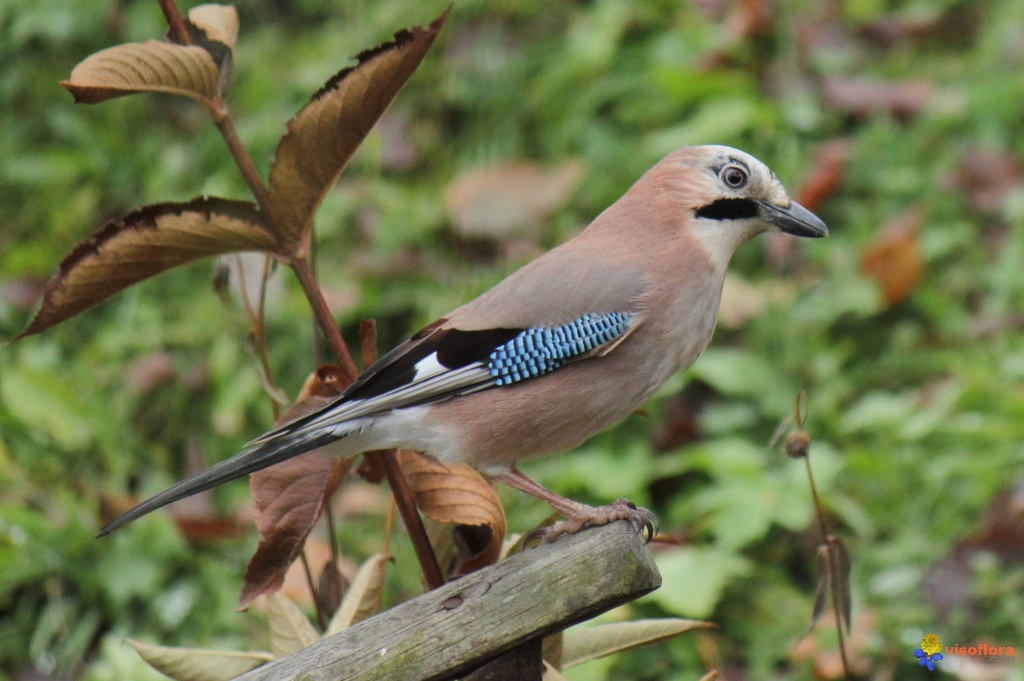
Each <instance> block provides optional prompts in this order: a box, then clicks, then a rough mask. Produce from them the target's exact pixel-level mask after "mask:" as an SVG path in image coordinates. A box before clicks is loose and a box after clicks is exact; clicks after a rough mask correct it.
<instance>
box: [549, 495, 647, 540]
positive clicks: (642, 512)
mask: <svg viewBox="0 0 1024 681" xmlns="http://www.w3.org/2000/svg"><path fill="white" fill-rule="evenodd" d="M616 520H628V521H629V522H630V524H631V525H633V527H634V528H635V529H636V531H637V533H638V534H643V535H644V538H645V539H646V541H648V542H649V541H651V540H652V539H653V538H654V536H655V535H656V534H657V533H658V519H657V517H655V515H654V514H653V513H651V512H650V511H648V510H647V509H646V508H640V507H638V506H637V505H636V504H634V503H633V502H632V501H630V500H629V499H616V500H615V501H614V502H613V503H611V504H608V505H607V506H596V507H588V509H587V510H586V511H583V512H580V513H579V514H578V515H575V516H574V517H572V518H569V519H568V520H564V521H562V522H560V523H557V524H555V525H552V526H551V527H548V528H546V529H542V530H540V531H541V532H543V538H544V541H546V542H553V541H555V540H556V539H558V538H560V537H562V536H563V535H567V534H575V533H576V532H579V531H580V530H582V529H585V528H587V527H591V526H593V525H607V524H608V523H613V522H615V521H616Z"/></svg>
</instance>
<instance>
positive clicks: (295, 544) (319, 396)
mask: <svg viewBox="0 0 1024 681" xmlns="http://www.w3.org/2000/svg"><path fill="white" fill-rule="evenodd" d="M340 371H341V370H340V368H339V367H335V366H333V365H327V366H322V367H320V368H319V369H317V371H316V373H314V374H312V375H311V376H310V377H309V378H307V379H306V382H305V384H304V385H303V387H302V392H301V393H300V394H299V401H297V402H296V403H295V404H294V405H292V406H291V407H289V408H288V409H287V410H285V412H284V414H282V416H281V418H280V419H279V420H278V425H281V424H283V423H287V422H288V421H291V420H294V419H296V418H298V417H299V416H301V415H302V414H305V413H307V412H309V411H311V410H313V409H316V408H317V407H320V406H322V405H323V404H324V403H325V402H327V401H329V400H330V399H331V398H333V397H334V396H336V395H338V394H340V393H341V392H342V391H343V390H344V388H345V387H346V385H345V384H344V380H343V379H341V378H340V376H339V372H340ZM352 463H353V459H351V458H340V457H337V456H331V455H329V454H326V453H325V452H323V451H322V450H312V451H310V452H306V453H305V454H303V455H302V456H296V457H294V458H292V459H288V460H286V461H282V462H281V463H279V464H276V465H274V466H270V467H269V468H265V469H263V470H262V471H257V472H256V473H253V474H252V475H250V476H249V490H250V492H251V493H252V498H253V503H254V504H255V506H256V511H257V516H256V529H257V530H258V531H259V533H260V536H261V537H262V540H261V541H260V545H259V546H258V547H257V548H256V553H255V554H254V555H253V557H252V559H250V561H249V565H248V567H246V569H245V585H244V586H243V587H242V594H241V596H240V597H239V601H238V609H239V610H242V609H244V608H247V607H248V606H249V604H250V603H252V601H253V600H255V599H256V597H257V596H260V595H262V594H265V593H270V592H273V591H277V590H278V589H280V588H281V585H282V584H284V578H285V574H286V573H287V572H288V568H289V566H291V564H292V562H294V561H295V559H296V558H298V556H299V552H300V551H302V546H303V544H304V543H305V541H306V537H308V536H309V533H310V532H311V531H312V529H313V525H314V524H315V523H316V521H317V520H318V519H319V518H320V514H321V513H322V512H323V509H324V506H325V504H326V503H327V500H328V499H330V498H331V496H332V495H333V494H334V492H335V491H336V490H337V489H338V485H340V484H341V481H342V479H343V478H344V477H345V475H346V474H347V473H348V471H349V469H351V468H352Z"/></svg>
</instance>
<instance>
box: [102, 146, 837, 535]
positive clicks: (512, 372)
mask: <svg viewBox="0 0 1024 681" xmlns="http://www.w3.org/2000/svg"><path fill="white" fill-rule="evenodd" d="M764 232H784V233H787V234H792V235H794V236H798V237H810V238H818V237H826V236H828V228H827V227H826V225H825V223H824V222H823V221H822V220H821V219H820V218H818V217H817V216H816V215H814V214H813V213H812V212H811V211H809V210H807V209H806V208H804V207H803V206H801V205H800V204H798V203H797V202H795V201H793V200H792V199H791V198H790V196H789V194H788V193H787V191H786V189H785V188H784V187H783V185H782V183H781V182H780V181H779V179H778V178H777V177H776V175H775V173H773V172H772V171H771V170H770V169H769V168H768V167H767V166H766V165H765V164H764V163H762V162H761V161H759V160H757V159H756V158H754V157H753V156H751V155H749V154H747V153H745V152H742V151H740V150H738V149H733V148H731V147H726V146H717V145H710V146H692V147H682V148H680V149H677V150H675V151H673V152H671V153H669V154H668V155H667V156H665V157H664V158H663V159H662V160H661V161H659V162H658V163H657V164H655V165H654V166H653V167H652V168H651V169H650V170H648V171H647V172H646V173H645V174H644V175H643V176H642V177H641V178H640V179H639V180H638V181H637V182H636V183H635V184H633V186H632V187H631V188H630V189H629V190H628V191H626V193H625V194H624V195H623V196H622V197H621V198H620V199H619V200H618V201H616V202H615V203H614V204H612V205H611V206H610V207H608V208H607V209H605V210H604V211H603V212H602V213H601V214H600V215H598V217H597V218H595V219H594V220H593V222H591V223H590V224H589V225H588V226H587V227H586V228H585V229H583V230H582V231H581V232H580V233H579V234H577V235H576V236H575V237H573V238H572V239H570V240H568V241H566V242H564V243H562V244H561V245H559V246H557V247H555V248H553V249H552V250H550V251H548V252H546V253H544V254H543V255H541V256H539V257H537V258H536V259H535V260H533V261H531V262H529V263H527V264H526V265H524V266H523V267H521V268H520V269H518V270H517V271H515V272H513V273H512V274H511V275H509V276H508V277H506V278H505V279H503V280H502V281H501V282H499V283H498V284H497V285H495V286H494V287H493V288H491V289H490V290H488V291H486V292H485V293H483V294H482V295H480V296H479V297H477V298H475V299H474V300H471V301H470V302H468V303H466V304H465V305H462V306H461V307H459V308H457V309H455V310H453V311H452V312H450V313H449V314H447V315H445V316H443V317H441V318H440V319H438V320H437V321H435V322H433V323H432V324H429V325H428V326H426V327H425V328H423V329H422V330H420V331H418V332H417V333H416V334H414V335H413V336H412V337H411V338H410V339H409V340H408V341H406V342H405V343H403V344H401V345H399V346H398V347H396V348H395V349H393V350H391V351H390V352H388V353H387V354H385V355H384V356H383V357H381V358H380V359H379V360H378V361H377V362H376V363H374V364H372V365H371V366H370V367H368V368H367V369H366V371H364V372H363V374H362V375H361V376H360V377H359V378H358V379H356V381H355V382H353V383H352V384H351V385H350V386H349V387H348V388H347V389H346V390H345V391H344V392H343V393H342V394H341V395H340V396H338V397H337V398H335V399H333V400H332V401H330V402H329V403H327V404H325V405H323V406H321V407H320V408H318V409H315V410H314V411H312V412H310V413H307V414H305V415H302V416H299V417H298V418H296V419H295V420H293V421H291V422H289V423H285V424H284V425H281V426H280V427H278V428H276V429H274V430H272V431H270V432H268V433H266V434H265V435H262V436H261V437H259V438H257V439H255V440H253V441H252V442H250V443H249V444H248V445H247V446H246V447H245V448H244V449H243V450H242V451H241V452H240V453H239V454H236V455H235V456H232V457H230V458H228V459H225V460H223V461H221V462H219V463H216V464H214V465H212V466H210V467H209V468H207V469H206V470H204V471H202V472H200V473H198V474H197V475H195V476H193V477H191V478H188V479H186V480H183V481H181V482H178V483H177V484H175V485H173V486H171V487H169V488H168V489H166V490H164V491H163V492H160V493H159V494H157V495H155V496H153V497H152V498H150V499H148V500H146V501H143V502H142V503H140V504H138V505H137V506H135V507H134V508H132V509H131V510H129V511H127V512H126V513H124V514H123V515H121V516H119V517H117V518H115V519H114V520H112V521H111V522H109V523H107V524H106V525H105V526H104V527H103V528H102V529H101V531H100V536H103V535H106V534H109V533H110V532H112V531H114V530H116V529H118V528H120V527H123V526H124V525H127V524H128V523H130V522H132V521H134V520H137V519H138V518H140V517H142V516H144V515H146V514H148V513H150V512H152V511H154V510H156V509H158V508H160V507H162V506H165V505H167V504H170V503H172V502H175V501H178V500H180V499H183V498H185V497H188V496H191V495H193V494H196V493H198V492H201V491H203V490H207V489H210V488H212V487H215V486H217V485H220V484H223V483H225V482H228V481H230V480H233V479H235V478H239V477H242V476H244V475H247V474H250V473H253V472H256V471H258V470H261V469H263V468H266V467H268V466H271V465H273V464H276V463H279V462H281V461H284V460H286V459H290V458H292V457H295V456H298V455H300V454H302V453H304V452H308V451H310V450H313V449H320V448H324V451H327V452H329V453H332V454H335V455H339V456H355V455H357V454H359V453H361V452H364V451H371V450H379V449H390V448H395V447H402V448H406V449H412V450H416V451H420V452H423V453H424V454H425V455H427V456H428V457H430V458H432V459H434V460H436V461H438V462H440V463H442V464H444V465H454V464H458V463H467V464H469V465H471V466H472V467H474V468H475V469H477V470H478V471H479V472H480V473H482V474H483V475H484V476H486V477H488V478H490V479H493V480H497V481H498V482H501V483H504V484H506V485H509V486H510V487H512V488H515V489H517V490H519V491H521V492H524V493H526V494H529V495H532V496H534V497H537V498H539V499H542V500H543V501H545V502H547V503H548V504H549V505H550V506H551V507H552V508H553V509H554V510H556V511H557V512H558V513H559V514H561V515H562V516H563V517H564V518H565V520H564V521H563V522H562V523H560V524H559V525H556V526H555V528H554V529H553V530H552V533H551V537H552V538H557V537H558V536H560V535H562V534H565V533H568V532H575V531H577V530H579V529H582V528H583V527H586V526H590V525H600V524H605V523H609V522H612V521H615V520H621V519H625V520H628V521H630V522H632V523H634V525H635V526H637V527H642V528H647V530H648V531H649V532H652V533H653V527H654V525H653V522H654V518H653V515H652V514H651V513H650V511H647V510H646V509H643V508H638V507H636V506H635V505H634V504H632V503H630V502H629V501H627V500H625V499H618V500H616V501H615V502H613V503H610V504H606V505H603V506H590V505H586V504H582V503H580V502H576V501H573V500H571V499H568V498H565V497H563V496H561V495H559V494H556V493H555V492H552V491H550V490H548V489H547V488H545V487H543V486H542V485H541V484H540V483H538V482H535V481H534V480H532V479H531V478H529V477H527V476H526V475H525V474H524V473H522V472H521V471H520V470H519V468H518V463H519V462H520V461H525V460H528V459H532V458H536V457H541V456H547V455H551V454H555V453H558V452H563V451H566V450H569V449H572V448H574V447H576V446H578V445H580V444H582V443H583V442H584V441H586V440H587V439H588V438H590V437H591V436H593V435H595V434H596V433H599V432H601V431H604V430H606V429H607V428H609V427H611V426H612V425H614V424H615V423H617V422H619V421H621V420H622V419H624V418H625V417H626V416H628V415H629V414H630V413H632V412H633V411H634V410H636V409H637V408H638V407H640V406H641V405H642V404H643V403H644V402H645V401H646V400H647V399H648V398H650V397H651V396H652V395H653V394H654V393H655V392H656V391H657V390H658V388H659V387H661V385H663V384H664V383H665V382H666V381H667V380H668V379H669V378H670V377H671V376H672V375H673V374H675V373H676V372H677V371H680V370H682V369H685V368H687V367H689V366H690V365H692V364H693V363H694V361H696V360H697V358H698V356H699V355H700V354H701V353H702V352H703V350H704V349H705V347H707V345H708V343H709V341H710V340H711V336H712V333H713V332H714V329H715V325H716V322H717V319H718V309H719V305H720V302H721V294H722V286H723V283H724V280H725V274H726V269H727V266H728V264H729V260H730V258H731V257H732V255H733V253H735V251H736V250H737V248H739V246H741V245H742V244H743V243H744V242H746V241H748V240H750V239H751V238H753V237H755V236H757V235H758V234H761V233H764Z"/></svg>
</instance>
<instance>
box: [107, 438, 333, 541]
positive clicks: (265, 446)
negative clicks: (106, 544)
mask: <svg viewBox="0 0 1024 681" xmlns="http://www.w3.org/2000/svg"><path fill="white" fill-rule="evenodd" d="M341 437H344V435H341V436H339V435H337V434H335V433H332V432H323V431H321V432H319V433H317V432H316V431H314V432H313V433H310V432H309V431H306V432H303V431H302V430H297V431H293V432H287V431H285V432H282V433H280V434H278V435H277V436H276V437H273V438H270V439H267V440H257V441H255V442H254V443H252V444H251V445H250V446H249V447H248V448H247V449H245V450H244V451H242V452H240V453H239V454H236V455H235V456H233V457H231V458H230V459H225V460H224V461H221V462H220V463H217V464H214V465H213V466H210V467H209V468H207V469H206V470H205V471H203V472H202V473H199V474H197V475H194V476H192V477H191V478H188V479H187V480H182V481H181V482H179V483H177V484H175V485H172V486H171V487H168V488H167V489H165V490H164V491H163V492H160V493H159V494H157V495H156V496H154V497H150V498H149V499H146V500H145V501H143V502H142V503H141V504H139V505H138V506H136V507H135V508H133V509H131V510H130V511H128V512H126V513H124V514H122V515H120V516H118V517H117V518H114V519H113V520H111V521H110V522H109V523H107V524H106V525H104V526H103V529H101V530H100V533H99V535H98V536H100V537H103V536H105V535H108V534H110V533H111V532H113V531H114V530H116V529H118V528H120V527H124V526H125V525H127V524H128V523H130V522H132V521H134V520H138V519H139V518H141V517H142V516H144V515H146V514H147V513H150V512H152V511H155V510H156V509H158V508H161V507H162V506H166V505H167V504H171V503H174V502H175V501H178V500H179V499H184V498H185V497H190V496H192V495H193V494H198V493H199V492H202V491H204V490H208V489H210V488H212V487H216V486H217V485H220V484H222V483H225V482H228V481H230V480H234V479H235V478H240V477H242V476H243V475H248V474H249V473H255V472H256V471H259V470H262V469H264V468H267V467H268V466H273V465H274V464H275V463H280V462H282V461H284V460H285V459H290V458H292V457H294V456H298V455H299V454H302V453H304V452H308V451H310V450H312V449H316V448H317V447H323V446H324V445H327V444H330V443H331V442H334V441H335V440H338V439H340V438H341Z"/></svg>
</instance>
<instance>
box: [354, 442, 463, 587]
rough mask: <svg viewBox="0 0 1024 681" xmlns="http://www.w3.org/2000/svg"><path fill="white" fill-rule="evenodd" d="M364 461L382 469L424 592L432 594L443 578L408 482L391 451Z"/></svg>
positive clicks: (385, 451) (375, 454)
mask: <svg viewBox="0 0 1024 681" xmlns="http://www.w3.org/2000/svg"><path fill="white" fill-rule="evenodd" d="M364 456H365V457H367V458H368V459H370V460H371V461H373V462H374V465H376V466H378V467H381V468H383V469H384V475H386V476H387V479H388V485H390V486H391V493H392V494H393V495H394V497H395V505H396V506H398V512H399V514H401V516H402V522H404V523H405V529H406V530H408V531H409V540H410V541H411V542H412V548H413V550H414V551H416V558H417V559H418V560H419V562H420V568H421V569H422V570H423V578H424V579H425V580H426V582H427V589H430V590H433V589H436V588H438V587H439V586H444V575H443V574H442V573H441V566H440V565H438V564H437V556H436V555H435V554H434V548H433V547H432V546H431V545H430V539H429V538H428V537H427V529H426V528H425V527H424V526H423V519H422V518H421V517H420V514H419V511H417V510H416V501H415V499H413V496H412V490H411V489H410V488H409V481H408V480H406V479H405V474H404V473H402V467H401V466H400V465H399V464H398V456H397V455H396V454H395V450H393V449H385V450H383V451H379V452H366V454H364Z"/></svg>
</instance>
